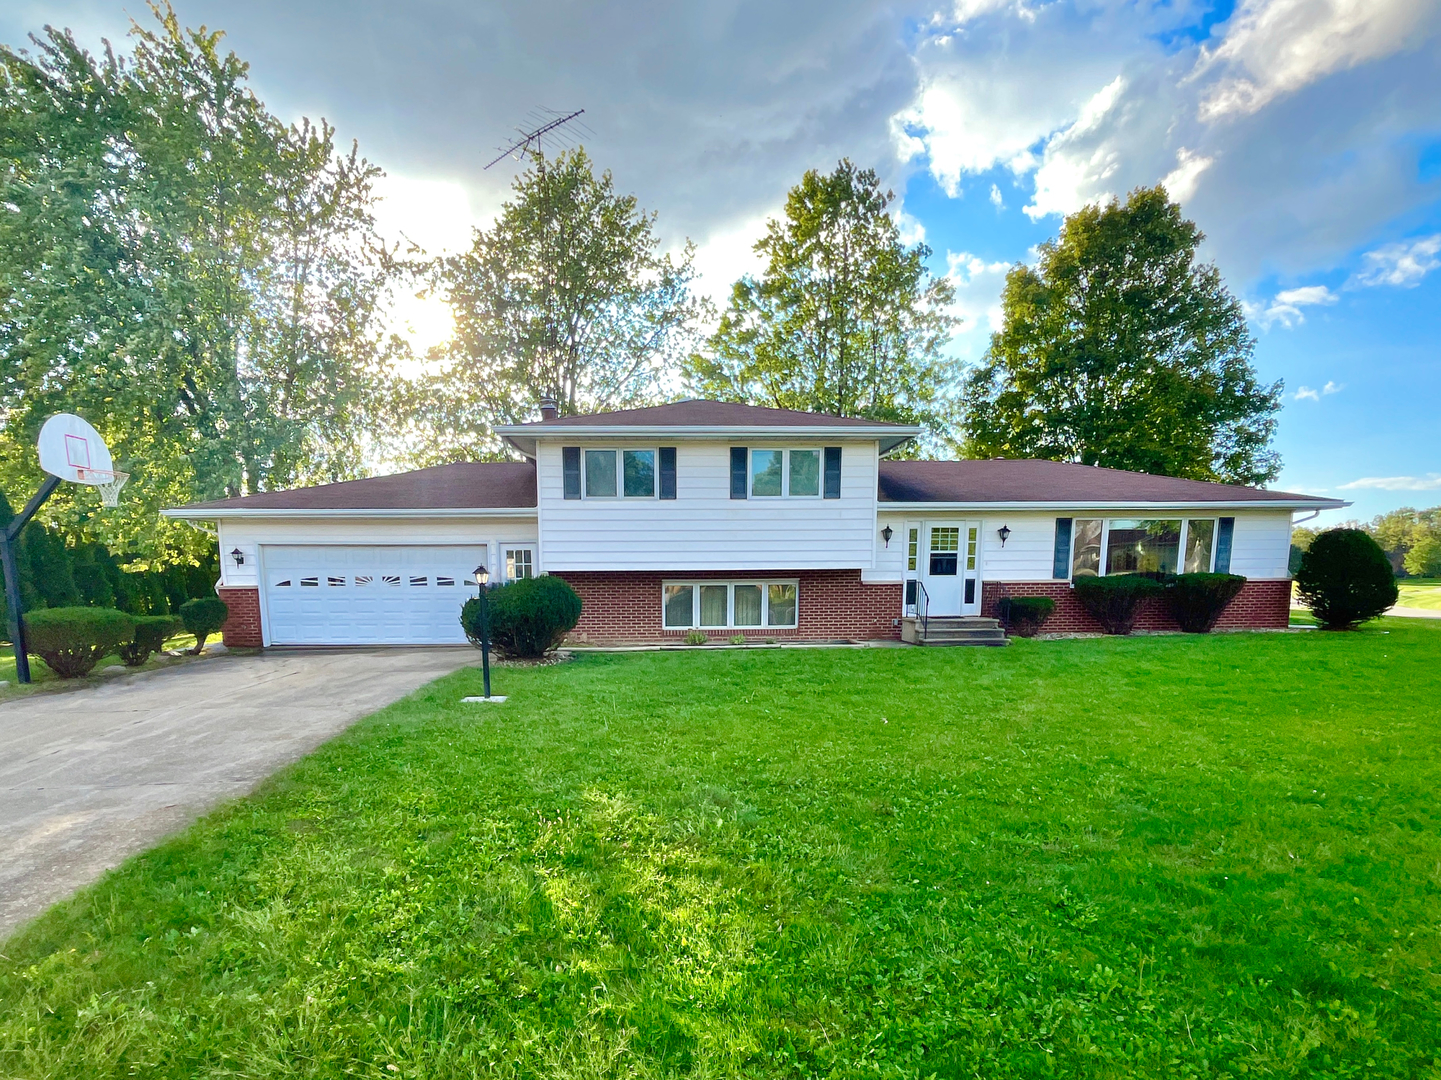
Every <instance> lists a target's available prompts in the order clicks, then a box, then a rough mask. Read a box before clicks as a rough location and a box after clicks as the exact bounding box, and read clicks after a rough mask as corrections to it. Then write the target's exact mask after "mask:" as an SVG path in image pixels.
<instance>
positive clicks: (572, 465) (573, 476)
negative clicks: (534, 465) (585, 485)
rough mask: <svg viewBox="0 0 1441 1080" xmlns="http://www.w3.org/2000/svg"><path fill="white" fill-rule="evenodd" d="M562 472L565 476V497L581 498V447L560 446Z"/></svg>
mask: <svg viewBox="0 0 1441 1080" xmlns="http://www.w3.org/2000/svg"><path fill="white" fill-rule="evenodd" d="M560 461H561V473H562V475H563V476H564V477H565V497H566V498H567V499H578V498H580V447H578V446H562V447H561V448H560Z"/></svg>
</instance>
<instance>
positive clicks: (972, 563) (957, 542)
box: [920, 521, 981, 615]
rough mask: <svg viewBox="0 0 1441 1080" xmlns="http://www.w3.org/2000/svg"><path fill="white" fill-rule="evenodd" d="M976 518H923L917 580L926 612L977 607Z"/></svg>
mask: <svg viewBox="0 0 1441 1080" xmlns="http://www.w3.org/2000/svg"><path fill="white" fill-rule="evenodd" d="M980 526H981V523H980V522H979V521H927V522H924V523H923V524H922V526H921V535H922V537H923V538H924V557H923V559H922V560H921V568H920V569H921V580H922V582H924V584H925V590H926V591H925V595H926V598H927V599H928V600H929V601H930V603H929V614H930V615H975V614H979V612H980V610H981V583H980V565H979V557H980V533H981V527H980Z"/></svg>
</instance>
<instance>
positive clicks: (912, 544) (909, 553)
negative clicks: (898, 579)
mask: <svg viewBox="0 0 1441 1080" xmlns="http://www.w3.org/2000/svg"><path fill="white" fill-rule="evenodd" d="M920 549H921V530H920V529H911V530H910V532H909V534H908V537H907V539H906V569H907V570H914V569H915V568H916V557H917V556H918V555H919V554H920Z"/></svg>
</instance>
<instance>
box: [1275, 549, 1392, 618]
mask: <svg viewBox="0 0 1441 1080" xmlns="http://www.w3.org/2000/svg"><path fill="white" fill-rule="evenodd" d="M1296 591H1297V593H1299V594H1300V597H1301V599H1302V600H1304V601H1305V602H1306V605H1307V606H1308V607H1309V608H1310V609H1311V612H1312V614H1314V615H1315V616H1316V619H1317V621H1319V622H1320V624H1321V629H1322V630H1350V629H1353V628H1354V627H1355V626H1356V625H1357V624H1358V623H1362V622H1365V621H1366V620H1367V619H1374V618H1375V617H1376V616H1377V615H1380V614H1381V613H1382V612H1383V611H1385V610H1386V609H1387V608H1389V607H1390V606H1391V605H1392V604H1394V603H1395V602H1396V598H1397V596H1399V595H1400V591H1399V590H1398V589H1397V588H1396V575H1395V572H1394V571H1393V570H1392V569H1391V560H1390V559H1388V558H1387V557H1386V553H1385V552H1384V551H1382V550H1381V545H1380V544H1378V543H1376V541H1375V540H1373V539H1372V538H1371V535H1370V534H1369V533H1366V532H1363V531H1362V530H1360V529H1327V530H1326V531H1325V532H1323V533H1321V534H1320V535H1319V536H1317V537H1316V539H1315V540H1313V541H1311V547H1310V549H1309V550H1307V552H1306V554H1305V555H1303V556H1301V567H1300V569H1299V570H1297V571H1296Z"/></svg>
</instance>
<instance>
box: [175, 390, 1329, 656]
mask: <svg viewBox="0 0 1441 1080" xmlns="http://www.w3.org/2000/svg"><path fill="white" fill-rule="evenodd" d="M497 431H498V433H499V434H500V435H501V437H502V438H504V439H505V440H506V442H508V443H509V444H510V446H512V447H513V448H515V449H516V450H517V451H518V452H519V453H520V454H521V455H523V457H524V459H525V460H524V461H521V462H516V463H491V462H486V463H473V462H466V463H458V464H453V465H440V466H436V467H434V468H429V469H419V470H416V471H414V472H408V473H401V474H399V475H395V476H380V477H375V478H372V479H366V480H352V481H347V482H345V483H338V484H326V485H323V486H319V487H310V488H300V489H297V490H294V491H274V492H265V493H262V494H257V495H249V496H245V497H243V498H236V499H222V500H218V501H215V502H204V503H196V504H194V505H190V506H185V507H180V508H177V509H173V510H167V511H165V513H166V514H167V515H168V516H170V517H175V518H183V519H188V520H194V521H207V522H211V521H213V522H215V523H216V524H217V526H218V531H219V544H220V551H221V559H220V562H221V567H222V569H221V580H220V582H219V584H218V585H217V589H218V591H219V593H220V595H221V596H222V597H223V598H224V599H225V600H226V602H227V603H228V604H229V605H230V610H231V618H230V622H229V623H228V624H227V626H226V628H225V640H226V642H227V643H230V644H234V645H359V644H379V643H400V644H445V643H459V642H463V641H464V640H465V639H464V636H463V634H462V632H461V629H460V624H459V621H458V618H457V616H458V613H459V610H460V607H461V604H462V603H463V602H464V600H465V599H466V598H467V597H469V596H471V595H473V594H474V591H475V588H476V585H475V580H476V578H475V573H474V571H475V570H476V569H477V568H478V567H481V566H484V567H486V568H488V571H489V574H490V577H491V580H492V581H509V580H514V579H516V578H523V577H529V576H531V575H534V574H542V573H547V574H555V575H557V576H559V577H562V578H564V579H565V580H566V581H568V582H569V583H570V584H571V585H572V586H574V588H575V589H576V591H577V592H578V593H579V594H580V596H581V598H582V600H583V602H584V611H583V613H582V615H581V620H580V623H579V625H578V626H577V627H576V629H575V632H574V634H573V639H574V640H576V641H578V642H594V643H618V642H648V641H658V640H666V639H673V638H676V637H682V636H684V635H685V634H687V633H689V632H691V631H692V630H695V629H700V630H704V631H706V632H707V633H708V634H710V635H711V636H713V637H718V638H729V637H731V636H733V635H736V634H743V635H745V636H746V637H747V638H753V639H768V638H774V639H778V640H867V639H884V638H891V639H894V638H899V637H901V636H902V635H903V632H904V633H905V634H906V636H907V637H908V638H909V637H910V636H911V634H912V632H913V630H914V626H915V622H914V620H915V619H916V617H917V616H921V615H924V616H926V619H927V621H928V622H929V621H930V620H944V619H947V618H962V617H967V616H988V615H992V614H994V611H995V607H996V601H997V600H998V599H1000V598H1001V597H1002V596H1006V595H1010V596H1021V595H1035V594H1044V595H1047V596H1051V597H1053V598H1055V600H1056V601H1057V610H1056V612H1055V614H1054V615H1053V616H1052V618H1051V621H1050V622H1049V623H1048V624H1047V626H1046V629H1047V630H1092V629H1096V627H1095V624H1094V623H1093V622H1092V621H1091V620H1090V618H1089V616H1088V615H1086V613H1085V612H1084V611H1083V610H1082V609H1081V608H1080V606H1079V604H1077V603H1076V601H1075V599H1074V596H1073V591H1072V587H1071V583H1072V581H1074V580H1075V578H1077V577H1079V576H1083V575H1087V574H1118V573H1131V572H1135V571H1147V570H1160V571H1197V570H1217V571H1230V572H1232V573H1236V574H1242V575H1244V576H1245V577H1246V578H1247V579H1248V580H1247V582H1246V585H1245V588H1244V589H1243V590H1242V592H1241V594H1240V595H1239V596H1238V597H1237V598H1236V599H1235V600H1234V601H1233V602H1232V603H1231V605H1230V607H1229V608H1228V609H1227V611H1226V613H1225V615H1224V616H1223V618H1222V621H1221V623H1220V625H1221V626H1222V627H1225V628H1248V627H1249V628H1264V627H1282V626H1285V625H1286V623H1287V619H1288V607H1289V601H1290V581H1289V575H1288V565H1287V564H1288V559H1289V555H1290V541H1291V525H1292V520H1293V516H1294V515H1295V514H1297V513H1298V512H1301V513H1308V514H1309V513H1314V512H1316V511H1319V510H1323V509H1329V508H1333V507H1338V506H1343V505H1345V504H1344V503H1341V502H1338V501H1337V500H1334V499H1324V498H1317V497H1314V496H1309V495H1294V494H1289V493H1286V492H1277V491H1266V490H1262V489H1259V488H1251V487H1240V486H1235V485H1229V484H1213V483H1204V482H1201V481H1196V480H1180V479H1176V478H1173V477H1165V476H1150V475H1145V474H1141V473H1130V472H1122V471H1117V470H1113V469H1101V468H1094V467H1091V466H1085V465H1075V464H1067V463H1060V462H1052V461H1028V460H1010V459H995V460H990V461H905V460H892V459H890V458H888V457H887V456H886V455H887V454H889V453H891V452H892V451H894V450H896V449H897V448H898V447H901V446H903V445H904V444H905V443H907V442H908V441H909V440H911V439H913V438H915V437H916V436H917V434H918V433H919V429H917V428H915V427H912V426H908V425H904V424H890V423H877V422H874V421H870V420H859V419H851V418H843V417H835V416H825V415H820V414H816V413H808V412H796V411H791V410H787V409H769V408H759V407H754V406H747V405H737V404H730V403H725V402H717V401H682V402H677V403H675V404H670V405H660V406H656V407H653V408H645V409H633V410H628V411H623V412H611V413H601V414H597V415H590V416H571V417H564V418H561V417H558V416H556V414H555V411H554V409H553V408H546V409H544V410H543V414H542V419H541V420H540V421H538V422H536V423H530V424H515V425H509V426H506V427H501V428H498V429H497ZM1148 618H1149V619H1150V622H1149V623H1147V622H1144V621H1143V623H1142V625H1143V626H1145V625H1150V626H1153V627H1164V626H1166V625H1167V622H1166V618H1165V616H1164V615H1163V614H1162V613H1160V612H1159V611H1157V612H1155V613H1153V614H1151V615H1150V616H1148Z"/></svg>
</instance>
